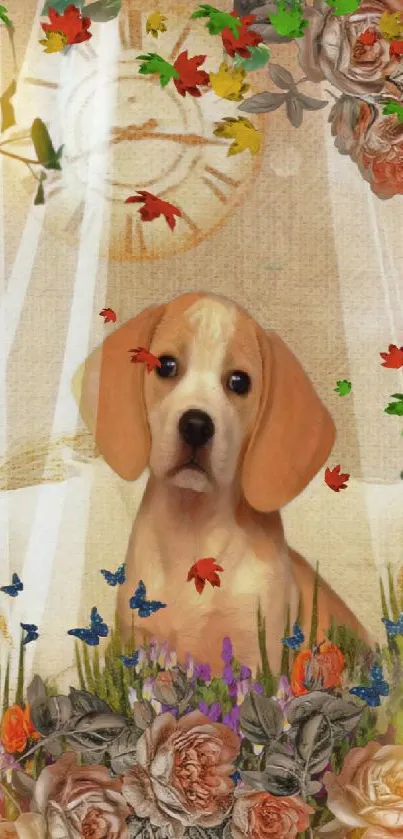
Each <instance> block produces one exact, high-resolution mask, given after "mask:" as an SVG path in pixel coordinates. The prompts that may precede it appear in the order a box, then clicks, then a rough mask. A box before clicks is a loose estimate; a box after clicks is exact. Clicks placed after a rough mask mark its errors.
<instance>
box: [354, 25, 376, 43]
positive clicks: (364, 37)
mask: <svg viewBox="0 0 403 839" xmlns="http://www.w3.org/2000/svg"><path fill="white" fill-rule="evenodd" d="M378 40H379V34H378V32H375V31H374V30H373V29H366V30H365V32H361V35H359V36H358V38H357V41H359V43H360V44H364V46H365V47H373V46H374V44H375V43H376V41H378Z"/></svg>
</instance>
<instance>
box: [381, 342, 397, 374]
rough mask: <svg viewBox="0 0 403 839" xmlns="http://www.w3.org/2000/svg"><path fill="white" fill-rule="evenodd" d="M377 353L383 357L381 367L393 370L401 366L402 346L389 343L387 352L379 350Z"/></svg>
mask: <svg viewBox="0 0 403 839" xmlns="http://www.w3.org/2000/svg"><path fill="white" fill-rule="evenodd" d="M379 355H380V356H381V358H383V362H382V367H390V368H392V369H394V370H398V369H399V367H403V347H397V346H396V344H389V349H388V352H381V353H379Z"/></svg>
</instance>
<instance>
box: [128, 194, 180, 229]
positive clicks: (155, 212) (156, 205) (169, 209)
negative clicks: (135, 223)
mask: <svg viewBox="0 0 403 839" xmlns="http://www.w3.org/2000/svg"><path fill="white" fill-rule="evenodd" d="M138 203H143V206H142V207H141V208H140V215H141V218H142V219H143V221H153V220H154V219H155V218H159V216H164V218H165V220H166V222H167V225H168V227H170V228H171V230H173V229H174V227H175V224H176V219H175V216H179V217H180V216H182V213H181V211H180V210H179V209H178V207H175V206H174V204H170V203H169V201H163V200H162V198H158V196H157V195H153V194H152V193H151V192H147V191H146V190H145V189H140V190H137V194H136V195H130V196H129V198H126V201H125V204H138Z"/></svg>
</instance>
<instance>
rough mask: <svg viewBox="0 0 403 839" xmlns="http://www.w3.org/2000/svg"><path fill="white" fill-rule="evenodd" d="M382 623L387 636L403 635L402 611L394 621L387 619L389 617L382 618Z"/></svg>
mask: <svg viewBox="0 0 403 839" xmlns="http://www.w3.org/2000/svg"><path fill="white" fill-rule="evenodd" d="M382 623H383V624H384V626H385V629H386V634H387V635H388V637H389V638H396V635H403V612H402V613H401V615H399V617H398V619H397V621H396V622H394V621H391V620H389V618H382Z"/></svg>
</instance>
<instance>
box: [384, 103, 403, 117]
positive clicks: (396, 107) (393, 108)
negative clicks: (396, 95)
mask: <svg viewBox="0 0 403 839" xmlns="http://www.w3.org/2000/svg"><path fill="white" fill-rule="evenodd" d="M384 104H385V107H384V109H383V111H382V113H383V114H386V115H388V114H396V116H397V119H398V121H399V122H403V105H401V104H400V103H399V102H395V101H394V99H388V101H387V102H385V103H384Z"/></svg>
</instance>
